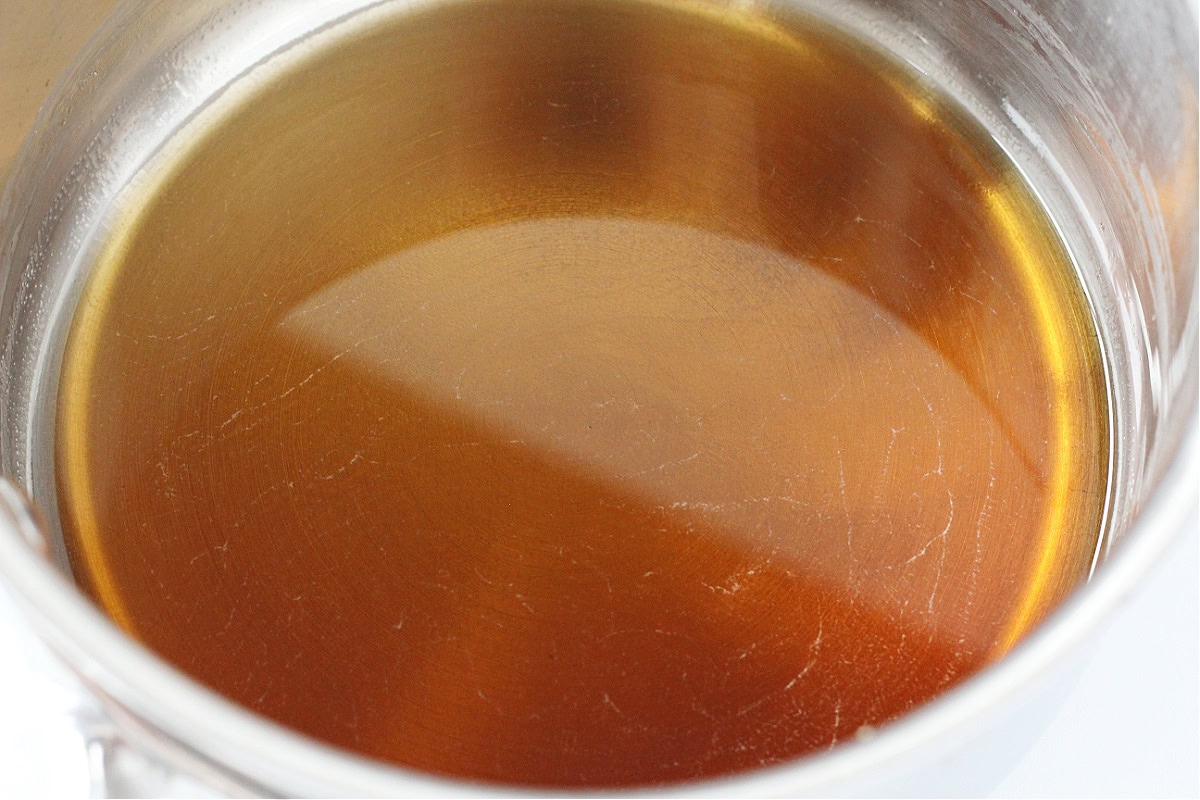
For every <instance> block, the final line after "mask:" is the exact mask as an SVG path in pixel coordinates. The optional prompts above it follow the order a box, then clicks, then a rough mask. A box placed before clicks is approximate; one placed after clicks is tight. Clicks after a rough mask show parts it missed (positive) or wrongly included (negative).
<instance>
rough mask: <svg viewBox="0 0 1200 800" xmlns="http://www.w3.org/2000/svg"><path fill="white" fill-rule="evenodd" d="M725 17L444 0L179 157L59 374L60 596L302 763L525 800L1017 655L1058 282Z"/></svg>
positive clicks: (731, 743) (860, 59) (938, 683)
mask: <svg viewBox="0 0 1200 800" xmlns="http://www.w3.org/2000/svg"><path fill="white" fill-rule="evenodd" d="M749 13H750V12H740V11H733V10H729V9H721V8H717V7H714V6H703V7H702V6H692V5H685V4H683V3H680V4H670V3H649V2H625V1H624V0H583V1H580V0H566V2H559V3H554V4H544V3H535V2H516V1H515V0H487V1H486V2H476V3H447V4H442V5H439V6H437V7H434V8H430V9H427V10H424V11H419V12H418V11H410V12H408V13H406V14H405V15H403V16H402V17H397V18H396V19H394V20H393V21H391V22H385V23H380V24H379V25H377V26H375V27H373V28H372V29H371V30H369V31H367V32H360V33H356V34H353V35H345V36H342V37H341V38H337V37H336V35H335V36H333V40H332V42H331V43H329V44H327V45H325V46H323V47H318V48H315V49H313V50H312V52H311V53H309V55H308V56H307V57H306V58H304V59H302V60H299V61H297V62H296V63H294V64H291V65H290V66H288V67H287V68H286V69H283V70H282V71H281V74H280V75H279V76H277V77H276V78H275V79H273V80H271V81H269V82H267V83H265V84H264V85H262V86H260V87H258V88H256V89H255V90H254V91H253V92H252V93H251V94H250V95H249V96H247V97H245V98H244V102H239V103H230V104H228V107H226V108H225V109H224V110H222V111H220V113H219V114H218V115H217V117H215V118H212V119H209V120H208V122H207V123H206V124H205V126H204V127H203V128H199V127H198V128H197V129H196V131H194V132H191V133H190V134H188V133H187V132H185V136H184V138H183V139H181V140H180V142H179V143H177V144H176V145H175V146H174V147H173V148H169V149H168V151H166V154H165V155H163V156H160V157H159V159H158V160H157V161H156V162H155V163H153V164H151V165H148V166H147V168H146V170H145V171H144V173H143V174H142V175H141V176H140V177H139V179H138V181H137V183H136V184H135V186H134V187H133V188H131V190H130V191H129V192H128V193H127V196H126V197H125V198H124V200H123V207H122V210H121V216H120V218H119V222H118V224H116V225H115V226H114V227H113V229H112V231H111V236H110V238H109V240H108V241H107V242H106V243H105V244H104V247H103V249H102V254H101V256H100V260H99V263H98V264H97V265H96V267H95V269H94V272H93V275H92V277H91V279H90V283H89V285H88V286H87V288H86V289H85V292H84V295H83V299H82V301H81V303H80V305H79V310H78V312H77V315H76V319H75V321H74V326H73V329H72V331H71V335H70V340H69V343H68V348H67V352H66V356H65V361H64V367H63V373H62V383H61V387H60V399H59V428H58V430H59V438H58V440H57V475H58V493H59V502H60V516H61V520H62V526H63V532H64V535H65V538H66V542H67V547H68V552H69V554H70V557H71V560H72V566H73V569H74V570H75V574H76V577H77V578H78V580H79V581H80V583H81V585H82V586H83V587H84V588H85V589H86V590H87V591H88V592H89V593H90V594H91V595H92V596H93V597H94V598H95V599H96V602H97V603H98V604H100V605H101V606H102V607H103V608H104V609H105V610H106V611H107V612H108V613H109V615H110V616H112V618H113V619H114V620H115V621H116V622H117V623H118V624H119V625H121V626H122V627H123V628H124V629H125V630H127V631H128V632H129V633H130V634H131V635H132V636H134V637H136V638H137V639H139V640H140V641H142V642H144V643H145V644H146V645H147V646H149V647H150V648H152V649H153V650H155V651H156V652H157V653H159V654H160V655H161V656H162V657H163V658H165V659H167V660H168V661H170V662H171V663H173V664H175V665H176V666H178V667H179V668H180V669H181V670H183V671H185V672H186V673H188V674H190V675H192V676H193V677H195V678H196V679H197V680H199V681H201V682H202V683H204V684H206V685H208V686H210V687H212V688H213V689H215V690H217V691H219V692H221V693H222V694H224V695H226V696H228V697H230V698H231V699H233V700H235V701H237V702H239V703H242V704H244V705H245V706H247V707H249V708H251V709H254V710H255V711H258V712H260V713H262V714H264V715H266V716H268V717H271V718H273V719H276V720H278V721H280V722H282V723H284V724H286V725H289V726H291V727H293V728H295V729H297V730H299V731H302V732H304V733H306V734H309V735H311V736H313V737H316V738H318V739H321V740H324V741H327V742H331V743H333V744H335V745H338V746H341V747H345V748H348V749H350V750H354V751H357V752H359V753H362V754H365V755H368V756H372V757H375V758H378V759H382V760H384V761H388V762H392V763H396V764H401V765H406V766H410V767H414V768H417V769H420V770H425V771H429V772H433V773H440V774H445V775H450V776H455V777H467V778H474V779H482V780H489V781H502V782H511V783H518V784H525V785H547V786H620V785H636V784H649V783H658V782H665V781H675V780H687V779H694V778H700V777H705V776H713V775H720V774H725V773H730V772H734V771H738V770H743V769H747V768H751V767H755V766H759V765H762V764H772V763H778V762H780V761H784V760H788V759H792V758H795V757H797V756H801V755H804V754H807V753H812V752H814V751H819V750H821V749H824V748H829V747H831V746H834V745H836V744H838V743H839V742H844V741H847V740H851V739H854V738H855V736H856V735H857V734H858V733H859V732H860V731H861V730H863V729H864V726H878V725H880V724H882V723H885V722H887V721H888V720H891V719H894V718H895V717H897V716H898V715H900V714H903V713H904V712H906V711H908V710H910V709H911V708H913V707H914V706H916V705H918V704H920V703H922V702H925V701H926V700H928V699H930V698H932V697H934V696H935V695H937V694H938V693H940V692H942V691H944V690H945V689H947V688H949V687H950V686H952V685H953V684H955V683H956V682H957V681H960V680H961V679H963V678H964V677H966V676H968V675H970V674H971V673H972V672H974V671H976V670H978V669H979V668H980V667H982V666H983V665H985V664H986V663H987V662H988V661H990V660H991V659H994V658H996V657H998V656H999V655H1001V654H1003V653H1004V652H1005V651H1007V650H1008V649H1009V648H1011V647H1012V646H1013V645H1014V644H1015V643H1016V642H1017V641H1018V640H1019V639H1020V638H1021V636H1022V635H1023V634H1024V633H1025V632H1026V631H1028V630H1029V629H1030V627H1031V626H1033V625H1034V624H1036V623H1037V622H1038V621H1039V620H1040V619H1041V618H1042V617H1043V616H1044V615H1045V613H1046V612H1047V611H1048V610H1049V609H1051V608H1052V607H1053V606H1054V605H1055V604H1056V603H1057V602H1058V601H1060V600H1061V599H1062V598H1063V597H1064V596H1065V595H1066V594H1067V593H1069V592H1070V591H1071V590H1072V589H1073V588H1075V587H1076V586H1077V585H1078V584H1079V583H1080V582H1081V581H1082V580H1084V579H1085V578H1086V576H1087V573H1088V570H1089V567H1090V562H1091V558H1092V555H1093V553H1094V551H1095V548H1096V544H1097V537H1098V535H1099V529H1100V524H1101V515H1102V511H1103V505H1104V491H1105V486H1106V476H1107V469H1108V464H1107V430H1106V422H1105V420H1106V414H1107V411H1106V405H1105V395H1104V381H1103V374H1102V371H1101V364H1100V357H1099V353H1098V347H1097V343H1096V338H1095V335H1094V332H1093V327H1092V322H1091V319H1090V317H1089V314H1088V311H1087V308H1086V304H1085V303H1084V301H1083V299H1082V294H1081V291H1080V289H1079V287H1078V285H1077V284H1076V282H1075V279H1074V277H1073V271H1072V267H1071V264H1070V262H1069V261H1068V259H1067V257H1066V255H1065V253H1064V251H1063V248H1062V247H1061V245H1060V243H1059V242H1058V241H1057V239H1056V237H1055V235H1054V232H1053V230H1052V228H1051V227H1050V225H1049V223H1048V221H1047V219H1046V218H1045V216H1044V215H1043V212H1042V211H1041V209H1040V208H1039V207H1038V205H1037V204H1036V202H1035V201H1034V199H1033V198H1032V197H1031V195H1030V193H1029V192H1028V191H1027V189H1026V188H1025V186H1024V185H1023V183H1022V182H1021V179H1020V177H1019V176H1018V175H1017V174H1016V172H1015V171H1014V169H1013V168H1012V166H1011V165H1010V164H1009V163H1008V162H1007V161H1006V160H1005V158H1004V157H1003V155H1002V154H1001V153H1000V152H999V150H998V148H997V147H996V146H995V145H994V144H993V143H992V142H990V141H989V140H988V139H987V138H986V137H985V136H984V135H983V134H982V133H981V131H980V130H978V129H977V128H976V127H975V125H974V124H973V123H971V122H970V121H969V120H967V119H965V118H964V117H963V116H962V115H961V114H960V113H959V112H958V111H956V110H955V109H954V107H952V106H950V105H948V104H947V103H946V102H945V101H944V100H942V99H941V98H940V97H939V96H938V95H937V94H936V93H935V92H933V91H932V90H931V89H930V88H929V87H927V86H925V85H923V84H921V83H920V82H919V81H917V80H916V79H915V78H914V77H913V76H911V75H909V74H907V73H906V72H903V71H901V70H900V69H898V68H897V67H895V66H894V65H893V64H891V62H888V61H886V60H884V59H882V58H881V57H879V56H878V55H876V54H875V53H874V52H873V51H871V50H869V49H867V48H864V47H863V46H861V45H860V44H858V43H855V42H853V41H850V40H847V39H844V38H842V37H841V36H839V35H836V34H833V33H831V32H829V31H827V30H825V29H823V28H821V27H819V26H817V25H815V24H811V23H808V22H805V21H804V20H803V19H796V20H784V19H767V18H765V17H753V16H749ZM212 113H217V112H212Z"/></svg>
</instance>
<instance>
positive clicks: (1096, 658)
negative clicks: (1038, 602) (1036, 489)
mask: <svg viewBox="0 0 1200 800" xmlns="http://www.w3.org/2000/svg"><path fill="white" fill-rule="evenodd" d="M1188 527H1189V531H1188V533H1187V534H1186V535H1185V536H1184V537H1182V538H1181V539H1180V540H1178V541H1177V542H1175V544H1174V545H1172V547H1171V549H1170V550H1169V551H1168V552H1167V553H1166V555H1165V557H1164V558H1163V560H1162V561H1161V562H1160V563H1159V564H1158V565H1157V566H1156V567H1155V569H1154V570H1153V572H1152V573H1151V574H1150V576H1149V580H1148V581H1147V582H1146V583H1144V584H1143V585H1142V587H1141V589H1140V590H1139V591H1138V592H1137V593H1136V594H1134V595H1133V596H1132V597H1130V598H1129V600H1128V602H1127V603H1126V604H1125V605H1124V606H1123V607H1122V608H1121V609H1120V610H1119V611H1118V613H1117V615H1116V616H1115V617H1114V618H1113V619H1112V620H1111V623H1110V627H1109V628H1108V630H1106V631H1104V632H1103V633H1102V635H1101V636H1100V637H1099V639H1098V641H1097V643H1096V647H1095V650H1094V652H1093V654H1092V656H1091V658H1090V660H1089V662H1088V665H1087V667H1085V669H1084V672H1083V675H1082V676H1081V677H1080V679H1079V682H1078V684H1077V685H1076V686H1075V687H1074V689H1073V690H1072V691H1071V693H1070V695H1069V696H1068V697H1067V699H1066V701H1065V703H1064V705H1063V707H1062V709H1061V710H1060V711H1059V713H1058V715H1057V716H1056V717H1055V719H1054V721H1053V722H1051V723H1050V726H1049V727H1048V728H1047V729H1046V731H1045V733H1044V734H1043V735H1042V737H1041V738H1040V739H1039V741H1038V742H1037V744H1035V745H1034V747H1033V748H1032V749H1031V750H1030V752H1029V753H1028V754H1027V755H1026V756H1025V758H1024V759H1023V760H1022V761H1021V762H1020V763H1019V764H1018V765H1017V767H1016V768H1015V769H1014V770H1013V772H1012V773H1010V774H1009V776H1008V777H1007V778H1006V779H1005V780H1004V781H1003V782H1002V783H1001V784H1000V786H998V787H997V789H996V790H995V792H993V796H995V797H1063V798H1067V797H1200V524H1198V523H1197V518H1196V515H1195V514H1193V515H1192V519H1191V521H1190V522H1189V524H1188Z"/></svg>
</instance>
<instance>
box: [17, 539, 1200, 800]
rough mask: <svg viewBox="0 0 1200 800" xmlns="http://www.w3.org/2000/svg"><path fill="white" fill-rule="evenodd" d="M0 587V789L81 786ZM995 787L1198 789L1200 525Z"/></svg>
mask: <svg viewBox="0 0 1200 800" xmlns="http://www.w3.org/2000/svg"><path fill="white" fill-rule="evenodd" d="M44 658H45V654H44V653H43V652H39V650H38V648H37V647H36V646H35V643H34V642H32V641H31V639H30V638H29V634H28V631H26V630H24V629H23V628H21V627H20V622H19V620H18V619H17V618H16V616H15V612H14V610H13V608H12V606H11V603H10V601H9V599H8V597H7V596H6V595H4V593H3V592H2V591H0V798H7V797H28V798H36V797H82V796H85V794H86V791H87V785H88V784H87V777H86V775H85V774H84V771H83V770H84V762H83V750H82V742H81V740H80V738H79V736H78V735H77V734H75V733H74V731H73V730H72V729H71V727H70V725H69V716H68V711H69V709H70V707H71V695H70V693H69V692H67V691H63V690H61V689H58V688H56V687H55V685H54V684H53V683H52V682H49V681H48V680H47V679H46V678H45V677H44V676H45V674H46V673H47V671H48V669H49V666H50V665H47V663H46V662H45V660H44ZM993 796H995V797H1064V798H1065V797H1198V796H1200V525H1198V524H1197V522H1196V518H1195V516H1193V519H1192V522H1191V523H1190V525H1189V531H1188V533H1187V534H1186V535H1185V536H1184V537H1182V538H1181V539H1180V540H1178V541H1177V542H1176V543H1175V544H1174V545H1173V546H1172V548H1171V550H1170V551H1169V552H1168V553H1167V555H1166V557H1165V558H1164V559H1163V561H1162V562H1161V563H1160V564H1158V566H1157V567H1156V568H1155V570H1154V571H1153V572H1152V573H1151V575H1150V579H1149V580H1148V581H1146V582H1145V583H1144V584H1143V585H1142V587H1141V589H1140V590H1139V591H1138V592H1137V593H1136V594H1134V595H1133V596H1132V597H1130V598H1129V601H1128V602H1127V603H1126V604H1125V605H1124V606H1123V607H1122V608H1121V609H1120V611H1119V612H1118V614H1117V615H1116V616H1115V617H1114V618H1113V620H1112V621H1111V624H1110V625H1109V627H1108V628H1107V629H1106V630H1105V631H1103V633H1102V635H1101V636H1100V637H1099V640H1098V641H1097V642H1096V646H1095V648H1094V652H1093V655H1092V657H1091V659H1090V661H1089V663H1088V666H1087V667H1086V669H1085V670H1084V673H1083V675H1082V676H1081V678H1080V680H1079V682H1078V684H1077V685H1076V686H1075V687H1074V688H1073V689H1072V690H1071V691H1070V693H1069V696H1068V697H1067V698H1066V701H1065V704H1064V706H1063V707H1062V709H1061V711H1060V712H1059V713H1058V714H1057V715H1056V717H1055V719H1054V721H1053V722H1052V723H1051V724H1050V726H1049V727H1048V728H1047V730H1046V731H1045V733H1044V734H1043V735H1042V736H1041V738H1040V739H1039V740H1038V742H1037V743H1036V744H1035V745H1034V746H1033V747H1032V748H1031V749H1030V751H1029V753H1028V754H1027V755H1026V756H1025V757H1024V759H1023V760H1022V761H1021V762H1019V763H1018V764H1017V766H1016V767H1015V768H1014V769H1013V770H1012V771H1011V772H1010V773H1009V775H1008V776H1007V777H1006V778H1005V779H1004V780H1003V781H1002V782H1001V783H1000V785H999V786H998V787H997V788H996V790H995V791H994V792H993Z"/></svg>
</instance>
